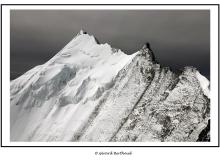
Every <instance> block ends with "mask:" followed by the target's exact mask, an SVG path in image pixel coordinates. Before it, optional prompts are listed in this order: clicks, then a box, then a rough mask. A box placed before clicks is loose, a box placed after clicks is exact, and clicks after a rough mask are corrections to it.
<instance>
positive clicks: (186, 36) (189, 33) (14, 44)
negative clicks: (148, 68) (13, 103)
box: [10, 10, 210, 79]
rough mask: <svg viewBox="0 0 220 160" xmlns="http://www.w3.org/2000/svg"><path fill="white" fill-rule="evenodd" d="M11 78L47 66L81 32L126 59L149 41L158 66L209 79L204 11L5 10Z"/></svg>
mask: <svg viewBox="0 0 220 160" xmlns="http://www.w3.org/2000/svg"><path fill="white" fill-rule="evenodd" d="M10 20H11V21H10V24H11V25H10V30H11V35H10V43H11V46H10V47H11V63H10V66H11V79H14V78H16V77H17V76H19V75H21V74H23V73H24V72H26V71H28V70H29V69H31V68H32V67H34V66H36V65H40V64H42V63H44V62H46V61H48V60H49V59H50V58H51V57H53V56H54V55H55V54H56V53H57V52H58V51H59V50H61V49H62V48H63V47H64V46H65V45H66V44H67V43H68V42H69V41H70V40H71V39H72V38H73V37H74V36H75V35H76V34H77V33H78V32H79V31H80V29H81V28H82V29H83V30H85V31H87V32H88V33H89V34H91V35H94V36H95V37H96V38H97V39H98V40H99V41H100V42H101V43H109V44H110V45H111V46H113V47H115V48H120V49H121V50H123V51H124V52H125V53H127V54H132V53H133V52H135V51H137V50H139V49H140V48H141V47H142V46H143V44H144V43H145V42H150V44H151V48H152V50H153V51H154V53H155V57H156V59H157V60H158V61H159V63H160V64H161V65H163V66H169V67H171V68H173V69H174V70H176V69H181V68H183V67H184V66H189V65H190V66H194V67H196V68H198V69H199V70H200V71H201V73H202V74H203V75H205V76H206V77H207V78H209V77H210V12H209V10H11V19H10Z"/></svg>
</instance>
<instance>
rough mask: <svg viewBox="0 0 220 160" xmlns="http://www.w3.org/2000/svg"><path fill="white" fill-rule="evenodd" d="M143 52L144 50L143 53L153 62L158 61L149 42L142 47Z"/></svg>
mask: <svg viewBox="0 0 220 160" xmlns="http://www.w3.org/2000/svg"><path fill="white" fill-rule="evenodd" d="M141 52H142V55H143V56H145V57H146V58H147V59H149V60H151V61H153V62H156V59H155V55H154V52H153V51H152V49H151V47H150V43H149V42H147V43H145V44H144V46H143V47H142V49H141Z"/></svg>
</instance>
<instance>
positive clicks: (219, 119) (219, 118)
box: [1, 4, 220, 148]
mask: <svg viewBox="0 0 220 160" xmlns="http://www.w3.org/2000/svg"><path fill="white" fill-rule="evenodd" d="M69 5H72V6H218V69H219V67H220V65H219V13H220V12H219V6H220V5H219V4H1V147H9V148H12V147H25V148H26V147H53V148H55V147H79V148H83V147H85V148H90V147H91V148H92V147H96V148H104V147H111V148H121V147H126V148H132V147H133V148H148V147H153V148H157V147H159V148H166V147H168V148H171V147H177V148H187V147H198V148H216V147H220V146H219V144H220V140H219V137H220V135H219V131H220V129H219V121H220V117H219V111H220V110H219V98H218V145H217V146H175V145H173V146H126V142H124V143H125V145H124V146H114V145H112V146H95V145H93V146H58V145H57V146H50V145H45V146H33V145H30V146H28V145H27V146H4V145H3V144H2V8H3V6H69ZM210 36H211V35H210ZM210 42H211V39H210ZM219 89H220V87H219V71H218V94H219ZM69 143H71V142H69ZM100 143H101V142H100ZM145 143H146V142H145ZM183 143H184V142H183ZM197 143H199V142H197ZM207 143H209V142H207Z"/></svg>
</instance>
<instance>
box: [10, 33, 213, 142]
mask: <svg viewBox="0 0 220 160" xmlns="http://www.w3.org/2000/svg"><path fill="white" fill-rule="evenodd" d="M208 85H209V82H208V80H207V79H205V77H203V76H202V75H200V74H199V72H198V71H197V70H196V69H195V68H193V67H186V68H185V69H184V71H183V72H182V73H181V74H180V75H176V74H175V73H173V72H172V71H170V70H169V68H163V67H161V66H160V65H159V64H157V63H155V61H153V58H152V53H151V51H150V50H149V49H148V48H147V47H146V46H144V47H143V48H142V49H141V50H140V51H138V52H136V53H134V54H132V55H126V54H124V53H123V52H122V51H121V50H118V49H114V48H111V46H109V45H108V44H98V41H97V40H96V38H94V37H93V36H90V35H88V34H84V33H83V31H81V32H80V33H79V34H78V35H77V36H76V37H75V38H74V39H73V40H72V41H70V42H69V43H68V44H67V45H66V46H65V47H64V48H63V49H62V50H61V51H60V52H59V53H57V54H56V55H55V56H54V57H53V58H52V59H51V60H49V61H48V62H47V63H45V64H43V65H40V66H37V67H35V68H33V69H31V70H30V71H28V72H27V73H25V74H24V75H22V76H21V77H19V78H17V79H15V80H14V81H11V115H10V117H11V119H10V120H11V122H10V123H11V132H10V133H11V135H10V137H11V140H12V141H197V139H198V137H199V134H200V133H201V132H202V130H203V129H205V128H206V126H207V124H208V120H209V107H210V106H209V88H208Z"/></svg>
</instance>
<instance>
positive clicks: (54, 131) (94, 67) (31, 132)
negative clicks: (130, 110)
mask: <svg viewBox="0 0 220 160" xmlns="http://www.w3.org/2000/svg"><path fill="white" fill-rule="evenodd" d="M136 55H137V53H135V54H132V55H126V54H125V53H123V52H122V51H121V50H116V49H112V48H111V46H110V45H108V44H97V42H96V40H95V38H94V37H93V36H90V35H88V34H83V31H80V33H79V34H78V35H77V36H76V37H74V38H73V39H72V40H71V41H70V42H69V43H68V44H67V45H66V46H65V47H64V48H63V49H62V50H61V51H60V52H59V53H57V54H56V55H55V56H54V57H53V58H52V59H51V60H49V61H48V62H46V63H45V64H43V65H41V66H37V67H35V68H33V69H31V70H30V71H28V72H26V73H25V74H24V75H22V76H21V77H19V78H17V79H15V80H13V81H11V115H10V117H11V140H12V141H70V140H71V139H72V138H73V137H72V136H73V135H72V133H75V132H77V130H80V127H81V126H83V124H85V123H88V120H89V118H90V116H91V114H92V113H93V112H94V110H95V107H96V106H97V105H98V104H99V103H100V102H99V101H100V100H101V99H102V98H103V97H104V96H105V95H106V94H107V92H108V90H110V89H111V87H112V86H113V85H114V81H115V77H116V76H117V74H118V73H119V71H120V70H121V69H122V68H123V67H125V66H126V65H128V64H129V63H130V62H131V60H132V59H133V58H134V57H135V56H136Z"/></svg>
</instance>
